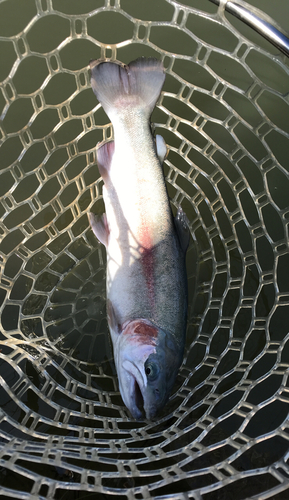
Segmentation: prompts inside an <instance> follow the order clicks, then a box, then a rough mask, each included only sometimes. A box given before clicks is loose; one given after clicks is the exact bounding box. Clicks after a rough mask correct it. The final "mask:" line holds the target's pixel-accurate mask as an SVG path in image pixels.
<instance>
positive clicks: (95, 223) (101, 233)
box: [88, 212, 109, 247]
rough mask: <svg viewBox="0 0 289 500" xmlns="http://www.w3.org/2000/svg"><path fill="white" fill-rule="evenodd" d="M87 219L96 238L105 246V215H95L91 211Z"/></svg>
mask: <svg viewBox="0 0 289 500" xmlns="http://www.w3.org/2000/svg"><path fill="white" fill-rule="evenodd" d="M88 220H89V223H90V226H91V229H92V230H93V232H94V234H95V236H96V237H97V239H98V240H99V241H100V243H102V244H103V245H105V246H106V247H107V244H108V236H109V229H108V224H107V219H106V215H105V214H103V215H95V214H93V213H92V212H90V213H89V214H88Z"/></svg>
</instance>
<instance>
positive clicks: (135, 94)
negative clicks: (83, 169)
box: [88, 57, 190, 421]
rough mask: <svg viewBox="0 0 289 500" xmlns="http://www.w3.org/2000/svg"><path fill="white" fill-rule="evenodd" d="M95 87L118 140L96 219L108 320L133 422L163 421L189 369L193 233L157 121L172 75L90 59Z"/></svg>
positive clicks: (105, 159)
mask: <svg viewBox="0 0 289 500" xmlns="http://www.w3.org/2000/svg"><path fill="white" fill-rule="evenodd" d="M90 69H91V86H92V89H93V91H94V93H95V95H96V97H97V99H98V101H99V102H100V104H101V105H102V107H103V109H104V111H105V113H106V114H107V116H108V118H109V119H110V120H111V123H112V126H113V132H114V140H113V141H109V142H103V143H100V144H98V148H97V164H98V169H99V172H100V174H101V177H102V179H103V192H102V194H103V200H104V205H105V213H103V214H102V215H96V214H93V213H91V212H90V213H89V214H88V218H89V222H90V226H91V228H92V230H93V232H94V234H95V236H96V237H97V239H98V240H99V241H100V242H101V243H102V244H103V245H105V247H106V254H107V270H106V294H107V320H108V326H109V331H110V336H111V339H112V344H113V352H114V361H115V366H116V371H117V376H118V382H119V389H120V394H121V397H122V399H123V402H124V404H125V405H126V407H127V408H128V410H129V411H130V413H131V415H132V417H133V418H134V419H137V420H139V419H142V418H146V419H147V420H150V421H152V420H155V419H156V418H157V416H158V415H159V413H160V411H161V410H162V409H163V408H164V406H165V404H166V403H167V401H168V399H169V396H170V394H171V391H172V388H173V385H174V382H175V379H176V376H177V373H178V371H179V368H180V366H181V363H182V360H183V355H184V346H185V337H186V323H187V301H188V299H187V277H186V262H185V260H186V250H187V247H188V244H189V238H190V232H189V223H188V219H187V217H186V214H185V213H184V211H183V210H182V208H181V207H180V206H179V207H178V210H177V214H176V216H175V217H173V214H172V209H171V206H170V201H169V198H168V193H167V188H166V184H165V179H164V174H163V169H162V162H163V161H164V158H165V156H166V151H167V147H166V144H165V141H164V139H163V138H162V137H161V136H156V138H154V137H153V135H152V132H151V123H150V117H151V114H152V111H153V109H154V107H155V105H156V103H157V100H158V98H159V96H160V93H161V90H162V87H163V84H164V80H165V70H164V67H163V65H162V62H161V61H159V60H158V59H154V58H143V57H141V58H138V59H136V60H135V61H132V62H131V63H129V64H128V65H126V64H123V63H121V62H120V61H110V60H100V59H98V60H93V61H91V62H90Z"/></svg>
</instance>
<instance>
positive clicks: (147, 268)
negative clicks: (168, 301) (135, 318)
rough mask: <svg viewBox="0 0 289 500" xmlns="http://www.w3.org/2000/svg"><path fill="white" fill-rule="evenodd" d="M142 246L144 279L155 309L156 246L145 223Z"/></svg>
mask: <svg viewBox="0 0 289 500" xmlns="http://www.w3.org/2000/svg"><path fill="white" fill-rule="evenodd" d="M139 239H140V244H141V250H140V253H141V263H142V266H143V272H144V277H145V280H146V285H147V289H148V293H149V299H150V306H151V308H152V309H154V304H155V296H154V286H155V283H154V267H155V262H154V245H153V241H152V237H151V233H150V231H149V229H148V227H147V226H146V225H145V224H144V223H143V224H142V229H141V231H140V235H139Z"/></svg>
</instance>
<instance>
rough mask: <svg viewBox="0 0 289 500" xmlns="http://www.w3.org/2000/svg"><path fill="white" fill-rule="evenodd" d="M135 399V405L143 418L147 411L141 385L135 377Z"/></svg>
mask: <svg viewBox="0 0 289 500" xmlns="http://www.w3.org/2000/svg"><path fill="white" fill-rule="evenodd" d="M133 395H134V397H133V399H134V402H135V405H134V407H135V408H137V409H138V414H140V415H141V416H140V417H139V418H142V417H144V416H145V411H144V398H143V395H142V392H141V390H140V386H139V384H138V383H137V380H136V379H134V390H133Z"/></svg>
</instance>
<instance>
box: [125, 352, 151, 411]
mask: <svg viewBox="0 0 289 500" xmlns="http://www.w3.org/2000/svg"><path fill="white" fill-rule="evenodd" d="M123 368H124V370H125V371H126V377H125V379H124V381H123V382H124V383H122V384H121V386H120V392H121V396H122V399H123V401H124V403H125V404H126V406H127V407H128V409H129V411H130V413H131V414H132V416H133V418H135V419H136V420H140V419H142V418H145V410H144V406H145V400H144V395H143V389H144V385H145V384H144V381H143V375H142V373H141V372H140V371H139V369H138V368H137V367H136V366H135V365H134V364H133V363H132V362H131V361H128V360H125V361H124V362H123Z"/></svg>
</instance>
